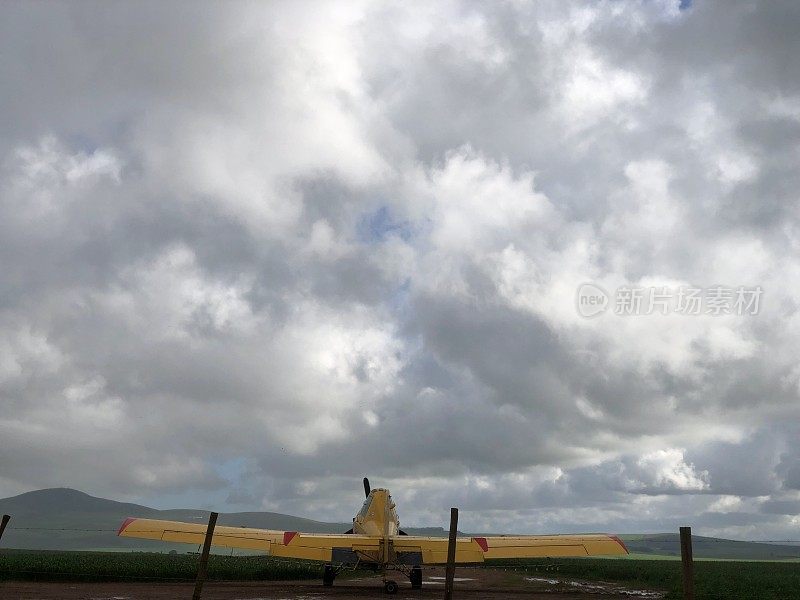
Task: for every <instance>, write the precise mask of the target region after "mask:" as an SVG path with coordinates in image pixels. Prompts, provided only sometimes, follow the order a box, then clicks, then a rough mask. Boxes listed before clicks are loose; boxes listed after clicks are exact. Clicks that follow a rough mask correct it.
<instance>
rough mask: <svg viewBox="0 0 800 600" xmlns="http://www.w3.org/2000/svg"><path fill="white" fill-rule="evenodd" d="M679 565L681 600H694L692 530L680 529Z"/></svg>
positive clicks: (688, 528) (687, 528)
mask: <svg viewBox="0 0 800 600" xmlns="http://www.w3.org/2000/svg"><path fill="white" fill-rule="evenodd" d="M680 531H681V563H682V564H683V599H684V600H694V563H693V562H692V528H691V527H681V529H680Z"/></svg>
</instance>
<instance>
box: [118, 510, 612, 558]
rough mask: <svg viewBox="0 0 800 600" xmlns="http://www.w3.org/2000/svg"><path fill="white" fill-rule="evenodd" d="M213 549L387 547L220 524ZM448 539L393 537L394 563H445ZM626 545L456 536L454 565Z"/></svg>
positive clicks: (309, 554) (142, 532)
mask: <svg viewBox="0 0 800 600" xmlns="http://www.w3.org/2000/svg"><path fill="white" fill-rule="evenodd" d="M205 534H206V525H205V524H203V523H182V522H180V521H160V520H156V519H133V518H131V519H126V520H125V522H124V523H123V524H122V527H120V529H119V532H118V533H117V535H120V536H122V537H134V538H143V539H148V540H160V541H164V542H182V543H186V544H196V545H200V544H202V543H203V541H204V539H205ZM211 543H212V545H214V546H220V547H223V548H242V549H247V550H258V551H261V552H264V553H266V554H267V555H269V556H281V557H285V558H300V559H306V560H318V561H324V562H333V563H348V564H354V563H356V562H358V561H359V560H361V561H365V562H380V561H381V559H382V557H383V553H384V552H385V548H384V547H383V544H382V541H381V538H379V537H376V536H368V535H358V534H318V533H298V532H297V531H276V530H271V529H255V528H250V527H231V526H226V525H218V526H217V527H215V528H214V536H213V538H212V540H211ZM447 543H448V541H447V539H446V538H435V537H419V536H412V535H403V536H394V537H392V538H391V551H392V553H393V554H394V556H393V562H398V563H402V564H408V565H414V564H444V563H446V562H447ZM627 553H628V550H627V548H625V544H623V543H622V541H621V540H620V539H619V538H618V537H616V536H612V535H605V534H583V535H538V536H493V537H471V538H458V540H457V541H456V562H458V563H480V562H483V561H484V560H489V559H494V558H501V559H502V558H537V557H557V556H558V557H567V556H601V555H620V554H627Z"/></svg>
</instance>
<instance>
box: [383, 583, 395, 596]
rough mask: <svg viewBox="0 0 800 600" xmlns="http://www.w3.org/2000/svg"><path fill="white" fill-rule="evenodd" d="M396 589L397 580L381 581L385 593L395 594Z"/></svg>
mask: <svg viewBox="0 0 800 600" xmlns="http://www.w3.org/2000/svg"><path fill="white" fill-rule="evenodd" d="M397 589H398V587H397V582H396V581H392V580H388V581H384V582H383V590H384V591H385V592H386V593H387V594H396V593H397Z"/></svg>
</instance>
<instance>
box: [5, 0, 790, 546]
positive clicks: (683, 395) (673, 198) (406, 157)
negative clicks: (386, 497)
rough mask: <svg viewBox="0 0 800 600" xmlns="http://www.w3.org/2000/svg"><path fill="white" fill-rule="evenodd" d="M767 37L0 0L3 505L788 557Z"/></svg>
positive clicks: (784, 15)
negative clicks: (698, 542)
mask: <svg viewBox="0 0 800 600" xmlns="http://www.w3.org/2000/svg"><path fill="white" fill-rule="evenodd" d="M798 30H800V5H798V4H797V3H796V2H790V1H786V2H762V3H759V2H733V1H728V0H725V1H724V2H722V1H719V2H708V1H703V0H696V1H695V2H694V3H690V2H686V1H684V2H683V3H680V2H679V1H678V0H651V1H624V0H620V1H609V2H590V3H580V2H572V3H568V2H563V1H561V0H553V1H550V2H531V3H524V2H486V3H484V2H448V1H443V2H437V3H434V4H431V3H427V2H425V3H423V2H420V3H416V4H413V3H408V2H396V3H377V4H375V3H360V2H352V1H348V2H339V3H304V2H296V1H292V2H286V3H281V2H271V3H268V2H263V3H243V2H239V3H235V2H228V3H221V2H220V3H216V4H197V3H194V2H192V3H188V2H187V3H184V4H182V3H168V4H166V5H164V4H162V3H155V2H154V3H144V2H136V3H134V2H130V3H124V2H115V3H108V2H103V3H96V4H95V3H91V2H75V3H69V2H60V3H55V2H54V3H46V2H22V1H19V2H13V1H12V2H4V3H2V5H1V6H0V496H10V495H13V494H18V493H21V492H25V491H28V490H32V489H38V488H43V487H56V486H67V487H73V488H77V489H80V490H83V491H85V492H88V493H91V494H93V495H99V496H104V497H110V498H115V499H124V500H133V501H139V502H142V503H147V504H150V505H154V506H157V507H162V508H166V507H197V508H210V507H214V508H215V509H217V510H219V511H222V512H231V511H237V510H257V509H265V510H274V511H280V512H287V513H291V514H295V515H300V516H307V517H311V518H317V519H323V520H334V519H335V520H342V521H349V519H350V518H351V517H352V515H353V514H354V512H355V510H356V509H357V507H358V506H359V504H360V502H361V496H362V492H361V483H360V478H361V477H363V476H364V475H368V476H370V477H371V479H372V482H373V485H374V486H379V485H380V486H385V487H389V488H390V489H391V490H392V491H393V495H394V496H395V499H396V500H397V501H398V510H399V513H400V518H401V521H402V522H403V523H404V524H406V525H446V521H447V514H448V512H447V511H448V509H449V507H450V506H459V507H461V509H462V513H461V522H460V525H461V529H462V530H473V531H475V530H481V531H486V530H493V531H517V532H557V531H564V532H567V531H585V530H592V531H598V530H599V531H615V532H634V531H673V530H675V529H676V528H677V527H678V525H685V524H689V525H693V526H694V528H695V531H696V532H699V533H703V534H715V535H724V536H729V537H737V538H742V539H775V538H793V539H800V444H798V437H799V436H800V403H799V402H798V389H799V388H798V386H799V384H800V364H799V363H798V354H799V353H800V347H799V346H798V341H799V340H800V312H798V297H797V294H798V290H800V260H799V259H798V257H800V252H799V251H800V212H798V191H797V190H798V184H800V160H799V159H800V145H798V142H800V61H798V59H797V57H798V56H800V36H798V35H797V31H798ZM587 282H589V283H593V284H595V285H597V286H599V287H600V288H602V289H603V290H606V291H607V292H608V293H609V294H610V295H612V296H613V295H614V294H615V290H618V289H619V288H625V287H629V288H637V287H638V288H641V289H645V290H649V289H651V288H657V289H662V288H667V289H668V290H678V289H684V288H689V289H701V290H708V289H711V288H714V287H715V286H724V287H726V288H727V289H738V288H739V287H741V286H747V287H748V289H754V288H756V287H760V289H761V290H762V294H761V296H760V297H759V300H760V305H759V306H758V310H757V311H755V312H757V314H749V313H746V314H737V313H736V312H735V311H731V312H730V314H720V315H715V314H709V313H708V312H707V311H705V310H703V312H702V314H700V315H691V314H682V313H679V312H677V311H673V310H671V309H670V310H669V311H667V312H668V314H661V312H664V311H659V310H655V311H653V314H639V315H618V314H615V312H614V310H612V309H613V308H614V307H613V306H611V305H609V309H608V310H607V311H606V312H604V313H601V314H600V315H597V316H595V317H594V318H590V319H589V318H585V317H583V316H582V315H581V314H579V312H578V310H577V308H578V305H577V304H576V301H577V300H576V294H577V290H578V287H579V286H580V285H581V284H583V283H587ZM614 301H615V300H614V298H613V297H611V299H610V302H612V303H613V302H614ZM670 306H671V305H670ZM644 312H647V311H644V310H642V313H644ZM751 312H752V311H751Z"/></svg>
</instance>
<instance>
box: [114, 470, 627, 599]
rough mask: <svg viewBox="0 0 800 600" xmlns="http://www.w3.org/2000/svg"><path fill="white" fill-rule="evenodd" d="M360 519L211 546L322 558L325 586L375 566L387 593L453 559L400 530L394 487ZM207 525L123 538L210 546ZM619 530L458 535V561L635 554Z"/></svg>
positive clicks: (219, 536) (133, 523)
mask: <svg viewBox="0 0 800 600" xmlns="http://www.w3.org/2000/svg"><path fill="white" fill-rule="evenodd" d="M364 492H365V494H366V496H367V499H366V500H365V501H364V504H363V506H362V507H361V510H359V511H358V514H357V515H356V516H355V518H353V527H352V529H350V530H349V531H346V532H344V533H341V534H324V533H300V532H297V531H274V530H270V529H253V528H249V527H226V526H221V527H216V528H215V529H214V535H213V537H212V540H211V543H212V545H214V546H218V547H223V548H243V549H247V550H260V551H263V552H265V553H266V554H267V555H269V556H280V557H284V558H297V559H305V560H317V561H321V562H324V563H325V568H324V572H323V576H322V584H323V585H324V586H331V585H333V580H334V579H335V577H336V575H337V574H338V573H339V572H340V571H341V570H342V569H345V568H355V567H359V568H371V569H373V570H375V571H378V572H380V573H381V575H382V577H383V581H384V589H385V590H386V592H388V593H390V594H393V593H396V592H397V589H398V586H397V583H396V582H395V581H392V580H391V579H388V578H387V573H389V572H399V573H402V574H405V575H407V576H408V578H409V579H410V580H411V587H412V588H421V587H422V568H421V567H422V566H423V565H440V564H445V563H446V562H447V545H448V540H447V538H437V537H421V536H415V535H407V534H406V533H405V532H404V531H403V530H402V529H400V521H399V519H398V518H397V511H396V510H395V504H394V502H392V497H391V495H390V494H389V490H385V489H381V488H378V489H374V490H373V489H370V486H369V481H368V480H367V478H366V477H365V478H364ZM205 534H206V526H205V525H203V524H200V523H182V522H178V521H159V520H155V519H136V518H128V519H126V520H125V522H124V523H123V524H122V527H120V529H119V532H118V535H120V536H123V537H134V538H144V539H151V540H162V541H165V542H185V543H189V544H202V543H203V541H204V539H205ZM627 553H628V550H627V548H625V544H623V543H622V541H621V540H620V539H619V538H618V537H616V536H613V535H606V534H582V535H524V536H515V535H502V536H485V537H462V538H458V539H457V540H456V555H455V559H456V562H457V563H473V564H474V563H482V562H484V561H485V560H488V559H495V558H534V557H556V556H559V557H566V556H598V555H614V554H627Z"/></svg>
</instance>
